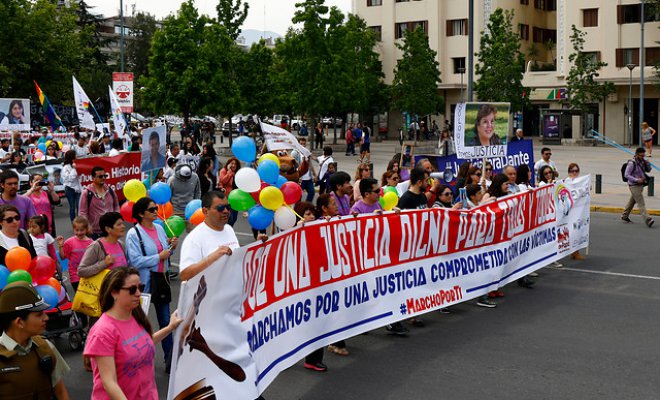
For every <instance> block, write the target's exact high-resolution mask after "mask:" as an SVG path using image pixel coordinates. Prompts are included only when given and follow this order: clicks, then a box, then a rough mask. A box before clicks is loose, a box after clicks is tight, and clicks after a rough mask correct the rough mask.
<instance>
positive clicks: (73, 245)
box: [57, 216, 94, 290]
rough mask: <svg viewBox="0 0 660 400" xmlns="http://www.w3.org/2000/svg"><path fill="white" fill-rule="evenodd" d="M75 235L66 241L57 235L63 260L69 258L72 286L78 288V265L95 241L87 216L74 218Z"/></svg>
mask: <svg viewBox="0 0 660 400" xmlns="http://www.w3.org/2000/svg"><path fill="white" fill-rule="evenodd" d="M72 225H73V235H74V236H72V237H70V238H68V239H67V240H66V241H65V240H64V238H63V237H62V236H58V237H57V247H58V248H59V249H60V257H62V260H69V278H70V279H71V286H73V288H74V289H75V290H78V282H79V281H80V278H79V277H78V265H80V260H82V257H83V254H85V250H87V248H88V247H89V246H90V245H91V244H92V242H94V241H93V240H92V239H91V238H90V237H89V236H87V235H88V234H89V221H88V220H87V218H85V217H82V216H78V217H76V218H74V220H73V223H72Z"/></svg>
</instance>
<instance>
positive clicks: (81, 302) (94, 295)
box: [71, 268, 110, 317]
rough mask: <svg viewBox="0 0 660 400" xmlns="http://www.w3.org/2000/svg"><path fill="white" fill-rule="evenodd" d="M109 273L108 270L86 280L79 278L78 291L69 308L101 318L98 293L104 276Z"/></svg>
mask: <svg viewBox="0 0 660 400" xmlns="http://www.w3.org/2000/svg"><path fill="white" fill-rule="evenodd" d="M108 272H110V270H109V269H108V268H106V269H104V270H103V271H101V272H99V273H98V274H96V275H94V276H90V277H88V278H82V277H81V278H80V282H78V290H77V291H76V295H75V296H74V297H73V304H72V305H71V308H72V309H73V311H76V312H79V313H83V314H85V315H88V316H90V317H100V316H101V304H100V303H99V291H100V290H101V283H102V282H103V279H104V278H105V276H106V275H107V274H108Z"/></svg>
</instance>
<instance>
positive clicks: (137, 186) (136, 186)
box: [124, 179, 147, 203]
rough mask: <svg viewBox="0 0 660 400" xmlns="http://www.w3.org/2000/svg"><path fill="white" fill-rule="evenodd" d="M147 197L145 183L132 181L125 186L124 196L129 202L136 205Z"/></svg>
mask: <svg viewBox="0 0 660 400" xmlns="http://www.w3.org/2000/svg"><path fill="white" fill-rule="evenodd" d="M146 195H147V188H146V187H144V183H142V182H140V181H139V180H137V179H131V180H130V181H128V182H126V184H125V185H124V196H126V199H127V200H128V201H132V202H133V203H135V202H136V201H138V200H140V199H141V198H143V197H145V196H146Z"/></svg>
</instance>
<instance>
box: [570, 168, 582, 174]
mask: <svg viewBox="0 0 660 400" xmlns="http://www.w3.org/2000/svg"><path fill="white" fill-rule="evenodd" d="M568 172H570V173H572V174H574V173H575V174H577V173H578V172H580V170H579V169H572V170H570V171H568Z"/></svg>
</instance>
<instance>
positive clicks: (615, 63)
mask: <svg viewBox="0 0 660 400" xmlns="http://www.w3.org/2000/svg"><path fill="white" fill-rule="evenodd" d="M352 5H353V12H354V13H356V14H358V15H359V16H360V17H362V18H364V19H365V20H366V22H367V25H368V26H370V27H371V28H372V29H373V30H374V32H375V33H376V35H377V36H378V37H379V39H380V40H379V44H378V46H377V47H378V49H377V50H378V51H379V52H380V54H381V59H382V62H383V68H384V73H385V80H386V83H391V82H392V79H393V77H394V69H395V67H396V63H397V60H398V59H400V58H401V56H402V54H401V51H400V50H399V49H397V48H396V46H395V43H396V42H397V41H400V40H401V38H402V37H403V34H404V32H405V31H406V30H408V29H414V28H416V27H417V26H420V25H421V26H422V27H423V28H424V30H425V31H426V32H427V34H428V36H429V45H430V47H431V48H432V49H433V50H435V51H436V52H437V53H438V55H437V60H438V62H439V63H440V71H441V74H442V75H441V78H442V83H441V84H440V86H439V88H438V89H439V90H440V92H441V94H442V95H443V96H444V97H445V100H446V109H445V112H444V115H440V116H437V117H435V118H434V119H437V120H439V122H440V121H442V120H443V119H444V118H446V119H450V118H451V117H452V110H453V108H454V106H455V105H456V103H458V102H461V99H463V100H465V99H467V78H468V73H467V71H466V69H467V66H468V65H467V64H468V62H467V55H468V0H353V4H352ZM497 7H501V8H503V9H505V10H513V11H514V20H513V24H514V29H517V31H518V33H519V34H520V40H521V51H522V52H523V53H524V54H526V60H527V63H526V69H525V74H524V80H523V84H524V85H525V86H527V87H530V88H532V89H533V91H532V92H531V94H530V97H531V100H532V109H531V110H529V111H526V112H525V114H524V118H523V127H524V129H525V132H526V135H540V134H541V133H542V129H543V127H542V122H541V121H542V118H541V117H542V115H543V114H544V113H548V112H549V111H547V110H562V109H566V108H567V106H566V105H562V101H561V100H565V99H562V97H564V96H565V93H566V91H565V88H566V81H565V79H566V77H567V75H568V72H569V70H570V68H571V65H570V63H569V61H568V58H569V55H570V54H571V53H572V52H573V49H572V45H571V41H570V35H571V26H572V25H575V26H576V27H577V28H578V29H580V30H582V31H584V32H585V33H586V38H585V39H586V41H585V44H584V52H588V53H590V54H591V55H592V56H593V57H594V58H595V59H598V60H602V61H604V62H606V63H607V64H608V65H607V66H606V67H604V68H603V69H602V70H601V71H600V74H599V77H598V78H597V79H598V80H600V81H610V82H613V83H614V84H615V85H616V92H615V93H614V94H612V95H611V96H609V97H608V98H607V99H605V100H604V101H601V102H600V103H598V104H594V105H593V107H592V110H591V112H590V114H588V115H587V116H586V118H584V120H583V124H580V117H579V116H572V115H571V113H570V112H568V111H564V112H563V114H565V115H564V116H563V117H562V126H564V125H566V124H570V126H571V128H572V129H570V130H564V131H563V133H564V134H565V135H566V136H569V137H568V139H571V137H570V136H572V138H573V139H580V138H581V137H582V135H584V133H585V132H586V131H587V130H588V129H590V128H593V129H596V130H597V131H599V132H601V133H604V134H606V135H607V136H609V137H611V138H613V139H614V140H616V141H618V142H619V143H629V142H630V140H631V139H630V138H629V136H628V122H629V121H628V116H629V115H630V116H631V117H632V118H631V119H632V124H631V125H632V128H633V132H632V134H631V136H632V141H633V143H638V141H639V139H638V137H639V136H638V135H639V133H638V132H639V126H638V118H639V92H640V91H639V84H640V68H639V63H640V61H639V54H640V43H641V35H640V31H641V23H640V20H641V4H640V0H570V1H569V0H474V51H475V52H478V50H479V42H480V37H481V32H482V31H484V29H485V28H486V24H487V21H488V19H489V17H490V15H491V13H492V12H493V11H494V10H495V9H496V8H497ZM645 10H646V15H645V21H646V23H645V24H644V28H645V39H644V46H645V50H644V51H645V58H646V59H645V68H644V76H645V85H644V91H645V93H644V99H645V101H644V114H643V115H644V119H645V120H647V121H648V122H649V124H650V125H651V126H653V127H656V128H657V127H658V122H659V121H658V110H659V109H658V98H660V91H659V90H658V87H657V86H656V85H658V81H657V79H655V70H654V69H653V67H652V66H653V65H654V64H655V63H658V62H660V44H659V43H658V41H660V30H659V27H660V24H659V23H658V21H659V20H660V18H658V15H656V14H654V13H652V12H650V9H648V6H647V9H645ZM476 63H477V59H476V57H475V64H476ZM633 64H636V65H637V66H636V67H634V68H633V69H632V72H631V71H630V70H629V68H627V67H626V66H627V65H630V66H631V67H632V65H633ZM631 76H632V78H631ZM475 79H478V77H477V76H475ZM631 82H632V84H631ZM631 90H632V98H631V96H630V95H629V92H630V91H631ZM474 100H478V93H475V97H474ZM631 100H632V101H631ZM630 103H632V113H631V114H628V108H629V107H630V106H629V104H630ZM555 112H556V113H561V112H560V111H555ZM401 118H402V117H401V115H400V114H395V113H391V114H390V115H389V126H390V127H395V126H396V127H398V126H400V125H401ZM391 130H392V129H390V131H391ZM657 140H658V139H657V135H656V137H655V139H654V141H656V143H657Z"/></svg>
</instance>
